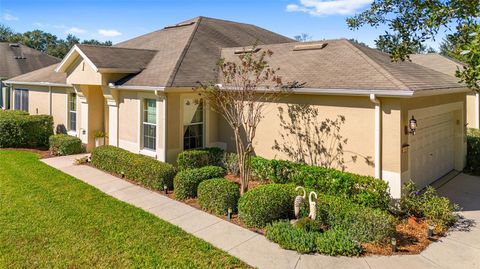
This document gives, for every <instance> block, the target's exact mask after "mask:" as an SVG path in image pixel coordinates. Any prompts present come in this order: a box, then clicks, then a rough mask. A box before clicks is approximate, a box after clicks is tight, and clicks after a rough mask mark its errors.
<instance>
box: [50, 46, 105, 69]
mask: <svg viewBox="0 0 480 269" xmlns="http://www.w3.org/2000/svg"><path fill="white" fill-rule="evenodd" d="M75 52H76V53H78V54H79V55H80V57H82V58H83V60H84V61H85V62H87V63H88V64H89V65H90V67H92V68H93V70H94V71H95V72H98V68H97V67H96V66H95V65H94V64H93V62H92V61H91V60H90V59H88V57H87V55H85V53H83V51H82V50H81V49H80V48H79V47H78V46H77V45H74V46H73V48H71V49H70V51H69V52H68V53H67V55H65V57H63V60H62V61H61V62H60V64H59V65H58V66H57V68H55V72H57V73H58V72H65V71H66V70H67V66H65V65H66V63H67V62H68V61H69V59H70V58H71V57H72V55H73V54H74V53H75Z"/></svg>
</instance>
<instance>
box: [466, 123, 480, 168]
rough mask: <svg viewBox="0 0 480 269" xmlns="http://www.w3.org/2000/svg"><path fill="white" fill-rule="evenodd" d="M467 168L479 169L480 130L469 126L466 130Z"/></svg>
mask: <svg viewBox="0 0 480 269" xmlns="http://www.w3.org/2000/svg"><path fill="white" fill-rule="evenodd" d="M467 170H469V171H472V172H474V171H479V170H480V130H478V129H473V128H470V129H468V132H467Z"/></svg>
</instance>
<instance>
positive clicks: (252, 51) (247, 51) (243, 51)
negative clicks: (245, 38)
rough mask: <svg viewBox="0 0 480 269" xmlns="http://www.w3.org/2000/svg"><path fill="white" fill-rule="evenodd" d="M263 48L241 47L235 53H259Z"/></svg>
mask: <svg viewBox="0 0 480 269" xmlns="http://www.w3.org/2000/svg"><path fill="white" fill-rule="evenodd" d="M260 50H261V48H258V47H257V48H251V49H240V50H235V51H234V52H233V53H235V54H245V53H257V52H259V51H260Z"/></svg>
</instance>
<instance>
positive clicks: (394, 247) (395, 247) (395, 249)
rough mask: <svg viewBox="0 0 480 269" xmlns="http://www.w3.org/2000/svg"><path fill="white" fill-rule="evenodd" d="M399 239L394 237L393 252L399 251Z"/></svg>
mask: <svg viewBox="0 0 480 269" xmlns="http://www.w3.org/2000/svg"><path fill="white" fill-rule="evenodd" d="M397 251H398V249H397V239H396V238H395V237H392V252H397Z"/></svg>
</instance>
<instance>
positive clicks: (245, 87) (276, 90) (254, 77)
mask: <svg viewBox="0 0 480 269" xmlns="http://www.w3.org/2000/svg"><path fill="white" fill-rule="evenodd" d="M272 54H273V53H272V52H271V51H270V50H260V49H259V48H256V46H254V47H253V48H252V49H249V50H246V49H244V51H243V53H241V54H239V55H238V61H233V62H229V61H225V59H220V60H219V62H218V67H219V69H220V74H221V75H222V76H221V77H222V80H223V81H222V85H221V86H219V85H217V84H213V83H210V84H207V85H203V84H201V86H200V87H199V89H200V90H201V95H202V96H204V97H205V99H206V101H207V102H208V104H209V105H210V106H211V108H212V109H213V110H214V111H216V112H217V113H219V114H220V115H222V116H223V117H224V118H225V120H226V122H227V123H228V125H229V126H230V128H232V130H233V134H234V137H235V146H236V150H237V156H238V164H239V167H240V185H241V188H240V190H241V193H242V194H243V193H245V192H246V191H247V190H248V182H249V177H250V162H249V159H250V157H251V156H252V154H253V152H254V147H253V140H254V139H255V135H256V131H257V127H258V124H259V123H260V121H261V120H262V118H263V112H264V109H265V107H266V105H267V104H268V103H270V102H272V101H274V100H276V99H277V98H278V97H279V95H280V94H283V93H285V92H286V91H288V90H289V88H290V87H292V86H293V85H296V83H293V84H290V85H284V84H283V82H282V80H281V78H280V76H278V75H277V71H278V70H279V69H276V68H273V67H270V66H269V64H268V60H267V59H268V58H269V57H271V56H272Z"/></svg>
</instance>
